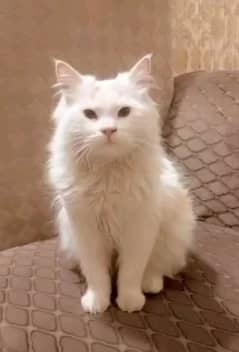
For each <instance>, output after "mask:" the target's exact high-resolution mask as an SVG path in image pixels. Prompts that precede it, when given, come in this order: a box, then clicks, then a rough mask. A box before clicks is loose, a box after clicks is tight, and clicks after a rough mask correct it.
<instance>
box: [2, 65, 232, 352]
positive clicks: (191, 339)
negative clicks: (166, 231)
mask: <svg viewBox="0 0 239 352" xmlns="http://www.w3.org/2000/svg"><path fill="white" fill-rule="evenodd" d="M238 82H239V74H237V73H230V72H226V73H213V74H208V73H205V72H202V73H194V74H188V75H184V76H181V77H179V78H177V79H176V83H175V96H174V101H173V103H172V107H171V111H170V114H169V116H168V119H167V121H166V123H165V126H164V129H163V132H164V138H165V143H166V145H167V147H168V149H169V152H170V153H171V154H172V156H173V157H174V159H175V160H176V161H178V162H179V164H180V165H181V167H182V168H183V169H184V171H185V172H186V174H187V175H188V183H189V184H191V188H192V193H193V196H194V199H195V209H196V212H197V214H198V216H199V219H200V220H203V221H201V222H200V221H199V222H198V224H197V230H196V243H195V250H194V252H193V253H192V254H191V256H190V259H189V263H188V266H187V268H186V269H185V271H184V272H183V273H182V274H181V275H179V276H178V277H177V278H175V280H169V279H167V280H165V289H164V291H163V292H162V293H161V294H159V295H156V296H148V297H147V302H146V305H145V307H144V309H143V311H142V312H139V313H134V314H127V313H124V312H121V311H119V310H118V309H117V307H116V306H115V305H114V304H112V306H111V307H110V309H109V310H108V311H107V312H106V313H104V314H102V315H89V314H86V313H84V312H83V311H82V308H81V304H80V297H81V295H82V293H83V292H84V289H85V283H84V279H83V277H82V276H81V274H80V273H79V272H74V271H72V270H70V268H69V263H68V262H67V261H66V260H65V258H64V256H63V254H62V253H60V251H59V250H58V246H57V240H56V239H53V240H48V241H44V242H35V243H32V244H28V245H26V246H22V247H17V248H11V249H8V250H5V251H2V252H1V253H0V319H1V323H0V351H4V352H5V351H6V352H25V351H34V352H55V351H61V352H119V351H120V352H147V351H148V352H151V351H160V352H213V351H214V352H215V351H216V352H229V351H230V352H238V351H239V234H238V228H239V220H238V219H239V201H238V199H239V181H238V176H239V173H238V171H239V157H238V148H239V137H238V136H239V134H237V132H238V126H239V83H238ZM235 136H237V137H238V138H236V137H235Z"/></svg>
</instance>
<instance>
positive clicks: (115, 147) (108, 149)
mask: <svg viewBox="0 0 239 352" xmlns="http://www.w3.org/2000/svg"><path fill="white" fill-rule="evenodd" d="M129 152H130V151H129V149H128V148H127V147H126V146H125V145H122V144H121V143H119V142H115V141H112V142H105V143H102V144H101V145H100V146H99V147H98V148H97V150H96V152H95V153H96V155H97V157H99V158H102V159H105V160H116V159H121V158H122V157H125V156H126V155H127V154H128V153H129Z"/></svg>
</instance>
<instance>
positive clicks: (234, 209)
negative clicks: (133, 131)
mask: <svg viewBox="0 0 239 352" xmlns="http://www.w3.org/2000/svg"><path fill="white" fill-rule="evenodd" d="M164 137H165V142H166V144H167V146H168V148H169V150H170V151H171V153H172V155H173V157H174V158H175V159H176V160H179V161H180V166H181V165H182V166H183V167H184V172H185V173H186V174H187V175H188V176H189V177H188V183H189V184H190V186H191V189H192V190H193V194H194V197H195V205H196V210H197V214H198V215H199V216H200V217H201V219H205V220H206V221H208V222H210V223H214V224H217V225H224V226H229V227H233V228H237V229H238V228H239V177H238V175H239V72H214V73H207V72H196V73H190V74H185V75H182V76H179V77H178V78H176V81H175V96H174V100H173V103H172V107H171V112H170V116H169V118H168V119H167V121H166V124H165V126H164Z"/></svg>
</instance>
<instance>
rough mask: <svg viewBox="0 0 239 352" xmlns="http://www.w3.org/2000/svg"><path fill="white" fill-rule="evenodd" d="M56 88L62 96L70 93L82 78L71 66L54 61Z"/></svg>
mask: <svg viewBox="0 0 239 352" xmlns="http://www.w3.org/2000/svg"><path fill="white" fill-rule="evenodd" d="M55 72H56V78H57V84H56V86H58V87H59V89H60V90H61V92H62V93H63V94H64V93H65V94H66V95H67V94H69V93H71V92H72V91H73V90H74V89H75V88H76V87H77V86H78V85H79V84H80V83H81V81H82V76H81V75H80V73H79V72H77V71H76V70H75V69H74V68H73V67H72V66H71V65H69V64H67V63H66V62H64V61H61V60H55Z"/></svg>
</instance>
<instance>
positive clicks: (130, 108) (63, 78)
mask: <svg viewBox="0 0 239 352" xmlns="http://www.w3.org/2000/svg"><path fill="white" fill-rule="evenodd" d="M55 64H56V76H57V86H58V88H59V92H60V94H61V99H60V101H59V103H58V105H57V107H56V110H55V112H54V115H53V117H54V118H55V120H56V128H57V129H58V130H59V131H58V132H59V133H58V135H59V138H61V139H63V140H64V141H62V142H64V144H65V145H68V147H69V148H70V149H71V150H72V152H73V153H74V155H76V157H77V158H78V159H80V158H84V157H88V159H90V158H92V159H94V158H98V159H100V158H105V159H114V158H118V157H122V156H124V155H126V154H128V153H130V152H132V151H134V150H135V149H137V148H138V149H140V148H143V149H144V148H150V147H152V146H153V145H155V143H157V138H158V112H157V109H156V104H155V103H154V102H153V100H152V99H151V98H150V95H149V90H150V89H151V88H152V86H153V85H154V80H153V78H152V75H151V55H146V56H144V57H143V58H142V59H141V60H139V61H138V62H137V63H136V65H134V66H133V68H132V69H130V70H129V71H128V72H124V73H119V74H118V75H117V76H116V77H115V78H113V79H108V80H97V79H96V78H95V77H93V76H85V75H82V74H80V73H79V72H77V71H76V70H75V69H74V68H72V67H71V66H70V65H69V64H67V63H65V62H63V61H56V63H55Z"/></svg>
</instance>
